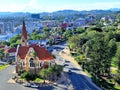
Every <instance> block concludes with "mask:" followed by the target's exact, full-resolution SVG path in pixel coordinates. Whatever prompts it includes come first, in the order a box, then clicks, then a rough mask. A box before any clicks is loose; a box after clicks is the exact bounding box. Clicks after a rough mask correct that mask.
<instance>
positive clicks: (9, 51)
mask: <svg viewBox="0 0 120 90" xmlns="http://www.w3.org/2000/svg"><path fill="white" fill-rule="evenodd" d="M7 52H8V53H13V52H16V48H10V49H8V50H7Z"/></svg>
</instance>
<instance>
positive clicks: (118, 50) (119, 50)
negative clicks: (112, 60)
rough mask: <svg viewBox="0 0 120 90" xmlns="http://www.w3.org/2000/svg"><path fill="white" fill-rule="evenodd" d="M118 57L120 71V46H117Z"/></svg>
mask: <svg viewBox="0 0 120 90" xmlns="http://www.w3.org/2000/svg"><path fill="white" fill-rule="evenodd" d="M116 58H117V66H118V70H119V72H120V46H118V48H117V52H116Z"/></svg>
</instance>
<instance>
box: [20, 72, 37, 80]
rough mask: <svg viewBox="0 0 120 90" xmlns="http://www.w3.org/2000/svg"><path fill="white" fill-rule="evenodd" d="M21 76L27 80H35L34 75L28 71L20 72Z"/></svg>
mask: <svg viewBox="0 0 120 90" xmlns="http://www.w3.org/2000/svg"><path fill="white" fill-rule="evenodd" d="M21 78H25V79H26V80H27V81H29V80H35V78H36V76H35V75H34V74H32V73H30V72H23V73H22V74H21Z"/></svg>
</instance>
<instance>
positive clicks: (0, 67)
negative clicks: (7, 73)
mask: <svg viewBox="0 0 120 90" xmlns="http://www.w3.org/2000/svg"><path fill="white" fill-rule="evenodd" d="M8 66H9V65H1V66H0V71H1V70H3V69H5V68H6V67H8Z"/></svg>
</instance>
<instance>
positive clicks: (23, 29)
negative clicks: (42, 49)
mask: <svg viewBox="0 0 120 90" xmlns="http://www.w3.org/2000/svg"><path fill="white" fill-rule="evenodd" d="M22 36H23V37H24V38H25V39H27V31H26V27H25V22H24V21H23V27H22Z"/></svg>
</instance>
